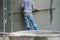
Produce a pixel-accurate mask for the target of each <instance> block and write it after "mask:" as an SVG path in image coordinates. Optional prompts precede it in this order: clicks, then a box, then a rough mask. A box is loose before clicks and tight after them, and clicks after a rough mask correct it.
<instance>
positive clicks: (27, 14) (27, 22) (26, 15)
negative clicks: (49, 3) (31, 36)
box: [24, 12, 38, 30]
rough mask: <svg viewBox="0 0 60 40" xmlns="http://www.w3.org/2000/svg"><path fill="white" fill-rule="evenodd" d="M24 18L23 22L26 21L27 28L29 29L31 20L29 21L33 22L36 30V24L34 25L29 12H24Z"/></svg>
mask: <svg viewBox="0 0 60 40" xmlns="http://www.w3.org/2000/svg"><path fill="white" fill-rule="evenodd" d="M24 18H25V23H26V26H27V30H31V28H30V24H29V21H31V23H32V24H33V26H34V30H38V26H37V25H36V23H35V21H34V18H33V15H32V13H31V12H27V13H24Z"/></svg>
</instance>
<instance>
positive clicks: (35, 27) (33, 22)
mask: <svg viewBox="0 0 60 40" xmlns="http://www.w3.org/2000/svg"><path fill="white" fill-rule="evenodd" d="M29 19H30V20H31V22H32V24H33V26H34V29H35V30H38V26H37V24H36V23H35V20H34V18H33V15H32V13H30V18H29Z"/></svg>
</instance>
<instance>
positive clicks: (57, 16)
mask: <svg viewBox="0 0 60 40" xmlns="http://www.w3.org/2000/svg"><path fill="white" fill-rule="evenodd" d="M53 1H54V2H53V7H54V8H56V9H55V10H54V11H53V22H52V26H51V27H52V30H56V31H60V0H53Z"/></svg>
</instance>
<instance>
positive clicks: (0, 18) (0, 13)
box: [0, 0, 3, 31]
mask: <svg viewBox="0 0 60 40" xmlns="http://www.w3.org/2000/svg"><path fill="white" fill-rule="evenodd" d="M2 3H3V1H2V0H0V31H2V30H3V9H2V8H3V4H2Z"/></svg>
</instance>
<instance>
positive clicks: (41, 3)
mask: <svg viewBox="0 0 60 40" xmlns="http://www.w3.org/2000/svg"><path fill="white" fill-rule="evenodd" d="M21 1H22V0H13V27H14V31H19V30H23V29H25V27H26V26H25V23H24V17H23V14H22V13H21V11H20V7H21V5H20V4H21ZM33 1H34V2H35V4H36V7H37V9H40V10H42V9H49V8H50V0H33ZM37 4H38V5H37ZM33 16H34V19H35V21H36V23H37V25H38V26H39V29H40V30H45V29H46V30H47V29H49V25H50V13H49V10H44V11H40V12H37V13H34V14H33Z"/></svg>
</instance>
